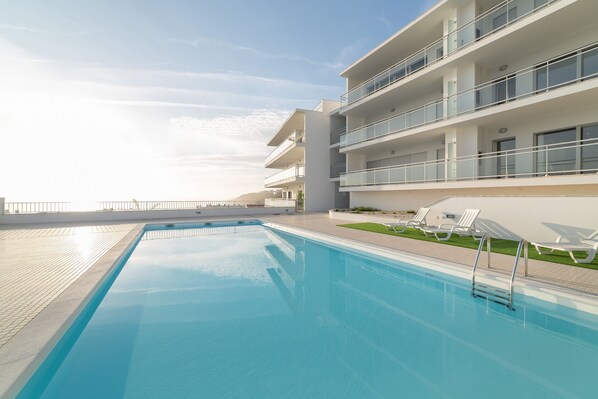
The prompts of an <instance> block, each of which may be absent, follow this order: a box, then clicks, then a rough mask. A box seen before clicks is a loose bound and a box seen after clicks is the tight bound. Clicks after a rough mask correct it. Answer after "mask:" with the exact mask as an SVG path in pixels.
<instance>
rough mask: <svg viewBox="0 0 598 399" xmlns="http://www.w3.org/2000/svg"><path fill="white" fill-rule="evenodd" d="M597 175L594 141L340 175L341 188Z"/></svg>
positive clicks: (597, 150) (597, 151)
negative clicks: (565, 175)
mask: <svg viewBox="0 0 598 399" xmlns="http://www.w3.org/2000/svg"><path fill="white" fill-rule="evenodd" d="M596 172H598V139H588V140H579V141H570V142H565V143H558V144H551V145H541V146H534V147H526V148H519V149H515V150H509V151H500V152H488V153H481V154H477V155H471V156H463V157H457V158H453V159H446V160H435V161H428V162H419V163H412V164H406V165H399V166H390V167H385V168H376V169H366V170H360V171H355V172H350V173H346V174H341V181H340V185H341V187H356V186H376V185H386V184H416V183H435V182H449V181H462V180H480V179H500V178H526V177H541V176H555V175H564V174H585V173H596Z"/></svg>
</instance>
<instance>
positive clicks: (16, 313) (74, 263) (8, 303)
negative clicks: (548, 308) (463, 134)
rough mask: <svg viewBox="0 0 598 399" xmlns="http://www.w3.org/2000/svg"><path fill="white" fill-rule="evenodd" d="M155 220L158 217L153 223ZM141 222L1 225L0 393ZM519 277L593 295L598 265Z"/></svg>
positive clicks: (324, 230)
mask: <svg viewBox="0 0 598 399" xmlns="http://www.w3.org/2000/svg"><path fill="white" fill-rule="evenodd" d="M244 218H247V217H244ZM259 218H260V219H261V220H264V221H268V222H272V223H276V224H280V225H283V226H287V227H290V228H298V229H303V230H308V231H311V232H315V233H319V234H325V235H328V236H333V237H338V238H343V239H346V240H354V241H357V242H361V243H366V244H371V245H373V246H377V247H379V248H380V247H382V248H384V249H391V250H395V251H400V252H404V253H408V254H411V255H416V256H425V257H428V258H432V259H437V260H438V261H439V263H441V262H443V261H444V262H447V261H448V262H452V263H453V264H457V265H459V266H461V267H463V270H467V271H468V270H470V269H471V265H472V264H473V261H474V258H475V254H476V251H474V250H471V249H465V248H458V247H453V246H447V245H439V244H436V243H431V242H425V241H418V240H412V239H408V238H403V237H400V236H398V235H397V236H391V235H383V234H377V233H371V232H366V231H360V230H353V229H348V228H343V227H339V226H338V225H339V224H344V223H348V222H343V221H342V220H331V219H330V218H329V216H328V213H312V214H297V215H281V216H268V217H264V216H260V217H259ZM210 219H211V220H225V219H231V218H210ZM206 220H208V219H206V218H197V219H193V220H189V219H186V220H175V221H174V222H188V221H206ZM168 221H172V220H168ZM156 222H160V221H152V222H151V223H156ZM162 222H165V221H162ZM144 225H145V222H143V223H141V222H140V221H132V222H126V223H110V224H109V223H103V224H102V223H86V224H63V225H58V224H53V225H23V226H0V397H2V398H5V397H6V398H10V397H14V395H15V393H16V391H17V390H18V387H20V386H22V384H23V383H24V381H25V380H26V379H27V378H28V375H29V374H28V373H29V372H30V371H31V370H32V369H34V368H36V367H37V366H38V365H39V364H40V362H41V361H42V360H43V358H44V357H45V356H46V355H47V353H48V351H49V349H50V348H52V347H53V345H54V344H55V343H56V342H57V340H58V338H59V337H60V336H62V334H63V333H64V331H65V330H66V328H67V327H68V325H70V323H72V321H73V319H74V317H75V316H76V315H77V314H78V312H79V311H80V310H81V308H82V307H84V306H85V304H86V303H87V301H88V300H89V297H90V295H91V293H92V292H93V291H94V290H95V288H96V287H98V285H99V284H101V282H102V281H103V280H104V278H105V277H106V276H107V274H108V273H109V271H110V270H112V268H113V266H114V265H115V264H116V263H117V262H118V260H119V258H120V257H121V255H122V254H123V252H125V251H126V250H127V248H129V247H130V245H131V244H132V243H133V242H134V241H135V240H136V238H137V237H138V236H139V234H140V232H141V231H142V229H143V226H144ZM530 250H532V249H531V248H530ZM480 262H481V263H480V267H482V268H483V269H485V268H486V256H483V257H482V259H481V261H480ZM512 267H513V257H510V256H507V255H500V254H492V269H493V270H494V271H497V272H499V273H505V274H506V273H510V272H511V270H512ZM521 270H522V269H521ZM517 279H518V280H520V279H523V280H524V281H525V280H529V281H534V282H539V283H544V284H549V285H551V286H553V287H559V289H561V290H562V289H565V290H567V291H569V292H572V293H579V294H580V295H583V296H585V297H588V296H589V297H593V296H596V298H598V271H596V270H589V269H583V268H579V267H572V266H566V265H559V264H554V263H549V262H542V261H537V260H531V259H530V260H529V276H527V277H523V276H518V277H517Z"/></svg>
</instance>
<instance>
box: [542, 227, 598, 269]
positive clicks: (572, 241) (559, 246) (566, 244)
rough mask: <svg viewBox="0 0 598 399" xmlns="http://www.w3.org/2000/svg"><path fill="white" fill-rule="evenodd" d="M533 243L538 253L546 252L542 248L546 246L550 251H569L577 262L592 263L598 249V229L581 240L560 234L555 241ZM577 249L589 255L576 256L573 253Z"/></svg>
mask: <svg viewBox="0 0 598 399" xmlns="http://www.w3.org/2000/svg"><path fill="white" fill-rule="evenodd" d="M531 244H532V245H533V246H534V247H536V251H538V254H540V255H543V254H544V253H546V252H544V253H542V251H541V249H540V248H546V249H550V252H553V251H564V252H568V253H569V256H570V257H571V259H573V261H574V262H575V263H590V262H592V260H594V257H595V256H596V252H597V251H598V230H596V231H595V232H593V233H592V234H590V235H589V236H587V237H586V238H582V239H581V240H580V239H579V238H578V237H566V236H558V237H557V238H556V241H555V242H532V243H531ZM576 251H577V252H585V253H586V254H587V257H586V258H584V259H579V258H576V257H575V255H573V252H576Z"/></svg>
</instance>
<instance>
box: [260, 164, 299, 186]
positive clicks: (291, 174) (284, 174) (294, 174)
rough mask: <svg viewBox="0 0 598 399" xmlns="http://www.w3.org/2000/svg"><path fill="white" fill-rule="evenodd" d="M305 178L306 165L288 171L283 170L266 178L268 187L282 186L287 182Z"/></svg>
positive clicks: (293, 167) (295, 166)
mask: <svg viewBox="0 0 598 399" xmlns="http://www.w3.org/2000/svg"><path fill="white" fill-rule="evenodd" d="M302 177H305V165H302V164H300V165H294V166H291V167H290V168H288V169H285V170H282V171H280V172H278V173H275V174H273V175H272V176H269V177H266V181H265V185H266V187H269V186H272V185H275V184H282V183H285V182H292V181H294V180H296V179H298V178H302Z"/></svg>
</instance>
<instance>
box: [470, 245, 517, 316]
mask: <svg viewBox="0 0 598 399" xmlns="http://www.w3.org/2000/svg"><path fill="white" fill-rule="evenodd" d="M490 240H491V237H490V235H488V234H485V235H484V236H482V238H480V244H479V246H478V252H477V254H476V257H475V261H474V263H473V267H472V269H471V293H472V295H473V296H480V292H482V293H485V295H484V294H482V296H483V297H485V298H489V297H488V296H487V295H488V292H489V291H485V290H487V289H489V288H490V287H489V286H486V285H485V284H481V285H480V284H478V285H480V287H484V286H486V287H488V288H477V292H476V270H477V268H478V262H479V260H480V255H481V253H482V252H483V251H484V242H487V246H486V250H487V251H488V267H490V253H491V251H492V249H491V248H490V242H491V241H490ZM522 250H523V257H524V261H525V271H524V274H525V275H526V276H527V267H528V242H527V241H526V240H524V239H521V240H520V241H519V245H518V246H517V255H515V260H514V262H513V271H512V272H511V278H510V279H509V291H508V298H504V299H506V300H507V301H506V303H503V302H500V303H503V304H504V305H506V306H507V307H508V308H509V309H513V286H514V282H515V277H516V276H517V267H518V266H519V259H520V258H521V252H522ZM496 289H498V288H496ZM498 290H499V291H501V290H500V289H498ZM491 295H493V296H495V297H496V295H494V294H491Z"/></svg>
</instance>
